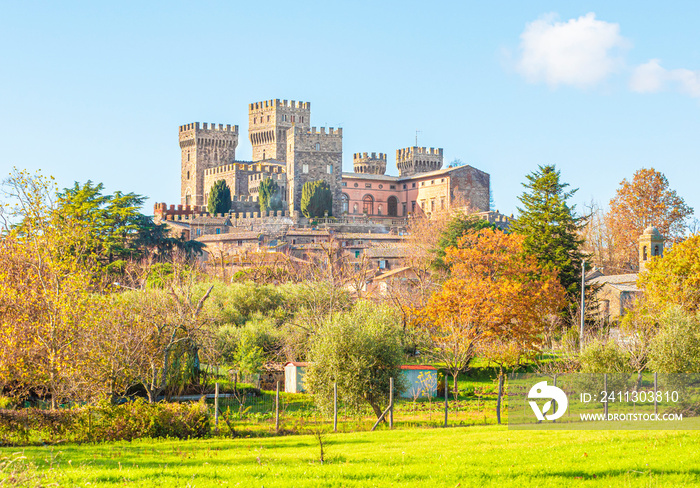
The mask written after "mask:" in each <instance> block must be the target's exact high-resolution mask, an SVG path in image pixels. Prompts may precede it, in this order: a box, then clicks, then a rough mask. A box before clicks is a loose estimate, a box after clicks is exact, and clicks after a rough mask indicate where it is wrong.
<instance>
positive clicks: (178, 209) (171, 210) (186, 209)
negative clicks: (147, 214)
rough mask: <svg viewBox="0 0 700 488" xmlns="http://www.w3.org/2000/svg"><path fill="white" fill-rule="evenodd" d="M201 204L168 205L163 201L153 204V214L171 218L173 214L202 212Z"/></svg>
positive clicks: (157, 216)
mask: <svg viewBox="0 0 700 488" xmlns="http://www.w3.org/2000/svg"><path fill="white" fill-rule="evenodd" d="M204 211H205V208H204V206H202V205H170V206H169V207H168V205H167V204H166V203H165V202H161V203H155V204H153V215H154V216H155V217H156V218H160V219H161V220H173V217H174V216H187V215H194V214H197V213H200V212H204Z"/></svg>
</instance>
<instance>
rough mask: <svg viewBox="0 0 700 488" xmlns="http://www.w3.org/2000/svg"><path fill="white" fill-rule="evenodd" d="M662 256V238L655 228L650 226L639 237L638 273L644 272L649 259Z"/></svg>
mask: <svg viewBox="0 0 700 488" xmlns="http://www.w3.org/2000/svg"><path fill="white" fill-rule="evenodd" d="M663 255H664V238H663V236H662V235H661V233H660V232H659V231H658V230H657V229H656V227H653V226H651V225H650V226H649V227H647V228H646V229H645V230H644V233H643V234H642V235H641V236H639V271H644V269H645V268H646V264H647V263H648V262H649V261H651V258H653V257H656V256H658V257H663Z"/></svg>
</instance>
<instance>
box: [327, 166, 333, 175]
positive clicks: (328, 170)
mask: <svg viewBox="0 0 700 488" xmlns="http://www.w3.org/2000/svg"><path fill="white" fill-rule="evenodd" d="M326 172H327V173H328V174H329V175H330V174H333V165H331V164H327V165H326Z"/></svg>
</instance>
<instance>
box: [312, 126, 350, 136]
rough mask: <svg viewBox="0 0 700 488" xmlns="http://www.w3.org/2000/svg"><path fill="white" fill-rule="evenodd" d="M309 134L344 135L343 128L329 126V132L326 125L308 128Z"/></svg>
mask: <svg viewBox="0 0 700 488" xmlns="http://www.w3.org/2000/svg"><path fill="white" fill-rule="evenodd" d="M306 134H307V135H310V136H341V137H342V135H343V129H341V128H340V127H338V128H337V129H335V128H333V127H328V132H327V133H326V128H325V127H319V128H318V129H316V127H312V128H311V129H308V130H307V131H306Z"/></svg>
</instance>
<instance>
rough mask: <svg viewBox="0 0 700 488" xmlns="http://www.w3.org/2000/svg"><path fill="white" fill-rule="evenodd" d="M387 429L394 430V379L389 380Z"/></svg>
mask: <svg viewBox="0 0 700 488" xmlns="http://www.w3.org/2000/svg"><path fill="white" fill-rule="evenodd" d="M389 428H390V429H393V428H394V378H389Z"/></svg>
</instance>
